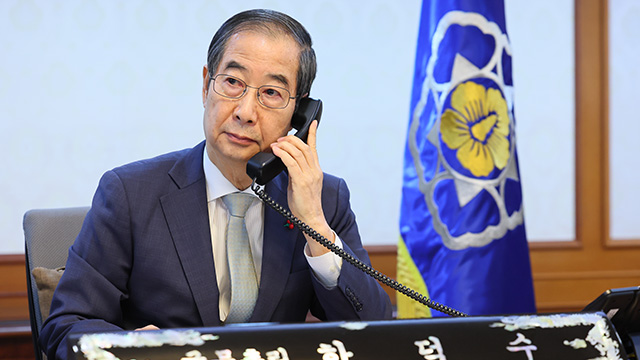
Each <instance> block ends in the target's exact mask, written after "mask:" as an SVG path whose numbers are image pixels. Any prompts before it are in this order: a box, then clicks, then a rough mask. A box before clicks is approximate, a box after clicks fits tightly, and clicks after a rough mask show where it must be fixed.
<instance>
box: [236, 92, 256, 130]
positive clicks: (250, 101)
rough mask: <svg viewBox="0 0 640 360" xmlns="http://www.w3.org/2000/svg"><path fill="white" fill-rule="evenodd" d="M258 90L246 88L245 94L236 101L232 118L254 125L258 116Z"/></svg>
mask: <svg viewBox="0 0 640 360" xmlns="http://www.w3.org/2000/svg"><path fill="white" fill-rule="evenodd" d="M257 91H258V89H254V88H247V93H246V94H244V96H243V97H241V98H240V99H238V102H237V104H236V107H235V110H234V117H235V118H236V119H237V120H240V121H242V122H247V123H255V122H256V119H257V115H258V108H259V107H260V103H259V102H258V94H257Z"/></svg>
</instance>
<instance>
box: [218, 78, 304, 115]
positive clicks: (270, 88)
mask: <svg viewBox="0 0 640 360" xmlns="http://www.w3.org/2000/svg"><path fill="white" fill-rule="evenodd" d="M211 80H213V91H215V92H216V94H218V95H220V96H223V97H226V98H228V99H235V100H237V99H240V98H241V97H243V96H244V95H245V94H246V93H247V89H248V88H252V89H256V90H257V91H256V95H257V96H258V102H259V103H260V104H262V105H263V106H265V107H268V108H270V109H284V108H286V107H287V105H289V101H290V100H291V99H295V96H291V93H290V92H289V90H287V89H285V88H283V87H279V86H274V85H262V86H260V87H254V86H249V85H247V83H246V82H244V81H243V80H241V79H238V78H237V77H235V76H231V75H226V74H218V75H216V76H214V77H213V78H211Z"/></svg>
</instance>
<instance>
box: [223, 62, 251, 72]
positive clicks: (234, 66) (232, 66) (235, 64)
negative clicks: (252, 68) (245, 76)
mask: <svg viewBox="0 0 640 360" xmlns="http://www.w3.org/2000/svg"><path fill="white" fill-rule="evenodd" d="M229 69H238V70H247V68H246V67H244V66H242V65H240V63H238V62H236V61H234V60H231V61H229V62H228V63H227V65H226V66H225V67H224V70H229Z"/></svg>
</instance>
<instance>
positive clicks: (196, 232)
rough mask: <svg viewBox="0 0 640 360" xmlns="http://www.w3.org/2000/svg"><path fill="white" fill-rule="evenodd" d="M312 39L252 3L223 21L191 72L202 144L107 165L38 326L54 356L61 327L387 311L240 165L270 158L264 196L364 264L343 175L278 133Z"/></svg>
mask: <svg viewBox="0 0 640 360" xmlns="http://www.w3.org/2000/svg"><path fill="white" fill-rule="evenodd" d="M315 72H316V60H315V53H314V51H313V49H312V47H311V37H310V36H309V34H308V33H307V31H306V30H305V29H304V27H303V26H302V25H300V24H299V23H298V22H297V21H296V20H294V19H292V18H291V17H289V16H287V15H285V14H282V13H279V12H275V11H270V10H251V11H245V12H242V13H239V14H237V15H235V16H233V17H232V18H230V19H229V20H227V21H226V22H225V23H224V24H223V25H222V27H221V28H220V29H219V30H218V31H217V33H216V34H215V36H214V37H213V40H212V41H211V45H210V47H209V52H208V59H207V65H206V66H205V67H204V68H203V70H202V77H203V82H202V85H203V86H202V103H203V106H204V133H205V139H206V140H205V141H203V142H202V143H200V144H198V145H196V146H195V147H194V148H191V149H186V150H182V151H177V152H173V153H169V154H165V155H161V156H158V157H156V158H153V159H148V160H142V161H138V162H135V163H132V164H128V165H124V166H122V167H119V168H116V169H113V170H111V171H108V172H106V173H105V174H104V176H103V177H102V179H101V181H100V184H99V186H98V189H97V191H96V194H95V196H94V199H93V203H92V206H91V210H90V211H89V213H88V214H87V217H86V219H85V222H84V225H83V227H82V230H81V232H80V234H79V235H78V238H77V239H76V242H75V243H74V245H73V246H72V247H71V249H70V250H69V258H68V261H67V266H66V270H65V273H64V275H63V277H62V279H61V281H60V283H59V285H58V288H57V289H56V293H55V295H54V300H53V303H52V308H51V315H50V317H49V318H48V319H47V320H46V322H45V324H44V326H43V330H42V333H41V338H40V339H41V345H42V346H43V348H44V349H45V351H46V353H47V354H48V356H49V358H50V359H53V358H60V359H66V358H67V357H68V356H67V353H66V352H67V344H66V337H67V335H68V334H70V333H72V332H96V331H112V330H122V329H138V330H141V329H156V328H171V327H200V326H219V325H224V324H225V323H238V322H265V321H270V322H302V321H304V320H305V318H306V316H307V313H308V312H309V311H310V312H311V313H312V314H313V315H314V316H316V317H317V318H319V319H322V320H374V319H386V318H390V317H391V305H390V301H389V297H388V296H387V295H386V293H385V292H384V291H383V290H382V288H381V287H380V285H379V284H378V283H377V282H376V281H375V280H373V279H371V278H370V277H368V276H367V275H365V274H364V273H362V272H361V271H360V270H358V269H356V268H355V267H353V266H351V265H350V264H344V265H343V263H342V261H341V259H340V258H339V257H337V256H336V255H334V254H333V253H330V252H328V250H326V249H325V248H324V247H322V246H321V245H319V244H318V243H317V242H316V241H314V240H313V239H311V238H310V237H308V236H307V235H304V234H303V233H302V232H300V231H299V230H298V229H290V228H289V227H286V226H283V225H284V224H285V220H284V219H283V218H282V217H281V216H280V215H279V214H278V213H277V212H276V211H274V210H272V209H271V208H269V207H265V205H264V204H263V202H262V201H260V199H259V198H258V197H256V196H255V195H254V194H253V192H252V191H251V189H250V188H249V187H250V185H251V184H252V179H251V178H250V177H249V176H248V175H247V173H246V165H247V162H248V160H249V159H250V158H251V157H252V156H253V155H255V154H256V153H258V152H260V151H262V152H273V154H274V155H276V156H277V157H279V158H280V159H281V160H282V161H283V163H284V164H285V166H286V168H287V170H288V171H287V173H285V172H283V173H281V174H279V175H278V176H277V177H276V178H275V179H274V180H273V181H271V182H269V183H268V184H267V185H266V186H265V190H266V192H267V193H269V194H271V195H272V196H273V197H274V199H275V200H276V201H277V202H279V203H281V204H283V205H285V206H286V205H288V208H289V209H290V211H291V212H292V213H293V214H294V215H295V216H296V217H298V218H299V219H300V220H302V221H304V222H305V223H307V224H308V225H310V226H311V227H312V228H313V229H315V230H316V231H317V232H318V233H320V234H321V235H323V236H324V237H325V238H327V239H328V240H329V241H331V242H333V243H335V244H336V245H337V246H338V247H341V248H343V249H344V250H345V251H346V252H348V253H350V254H352V255H353V256H354V257H356V258H358V259H360V260H362V261H363V262H367V263H368V262H369V258H368V255H367V253H366V251H365V250H364V249H363V247H362V244H361V241H360V236H359V234H358V229H357V225H356V222H355V216H354V214H353V212H352V211H351V208H350V205H349V191H348V189H347V186H346V184H345V182H344V181H343V180H342V179H340V178H337V177H334V176H331V175H328V174H324V173H323V172H322V170H321V168H320V165H319V162H318V155H317V153H316V148H315V144H316V129H317V122H314V123H313V124H312V125H311V128H310V131H309V137H308V143H305V142H303V141H302V140H300V139H299V138H297V137H294V136H291V135H289V136H287V133H288V131H289V130H290V129H291V118H292V115H293V113H294V111H295V109H296V107H297V106H298V104H299V102H300V100H301V99H302V98H304V97H307V96H308V95H309V92H310V88H311V84H312V82H313V80H314V78H315Z"/></svg>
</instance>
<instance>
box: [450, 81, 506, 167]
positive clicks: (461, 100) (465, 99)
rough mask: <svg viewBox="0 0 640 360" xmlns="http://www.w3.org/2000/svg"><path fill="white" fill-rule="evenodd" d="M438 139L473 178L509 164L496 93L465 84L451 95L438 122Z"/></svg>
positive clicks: (503, 106)
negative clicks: (454, 153)
mask: <svg viewBox="0 0 640 360" xmlns="http://www.w3.org/2000/svg"><path fill="white" fill-rule="evenodd" d="M440 133H441V134H442V140H443V141H444V142H445V144H447V146H449V148H451V149H453V150H456V149H457V152H456V157H457V158H458V161H460V164H462V166H463V167H464V168H466V169H468V170H469V171H471V173H472V174H473V175H474V176H487V175H489V174H490V173H491V171H492V170H493V169H494V166H495V167H497V168H498V169H500V170H502V169H504V168H505V166H507V162H508V161H509V156H510V155H511V154H510V151H509V139H508V138H507V137H508V136H509V114H508V110H507V103H506V101H505V100H504V98H503V97H502V94H501V93H500V91H498V90H496V89H493V88H489V89H486V88H485V87H484V86H482V85H480V84H476V83H474V82H471V81H468V82H465V83H463V84H461V85H459V86H458V87H457V88H456V89H455V90H454V92H453V95H452V96H451V108H450V109H447V110H446V111H445V112H444V114H443V115H442V119H441V122H440Z"/></svg>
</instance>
